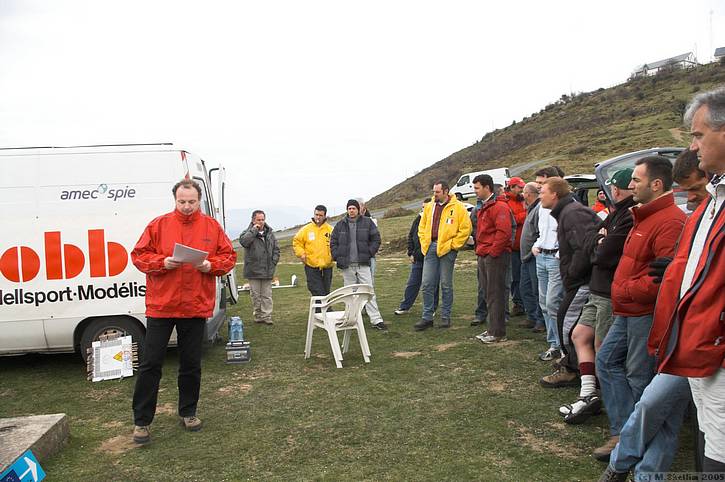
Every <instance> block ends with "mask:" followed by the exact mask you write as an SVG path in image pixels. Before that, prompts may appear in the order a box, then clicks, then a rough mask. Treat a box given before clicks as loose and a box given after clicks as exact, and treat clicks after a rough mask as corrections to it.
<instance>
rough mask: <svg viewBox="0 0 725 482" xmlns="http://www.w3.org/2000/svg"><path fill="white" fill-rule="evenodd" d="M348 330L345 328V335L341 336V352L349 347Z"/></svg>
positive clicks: (345, 351) (344, 351)
mask: <svg viewBox="0 0 725 482" xmlns="http://www.w3.org/2000/svg"><path fill="white" fill-rule="evenodd" d="M350 331H351V330H345V336H343V337H342V352H343V353H347V350H349V349H350Z"/></svg>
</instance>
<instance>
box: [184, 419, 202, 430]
mask: <svg viewBox="0 0 725 482" xmlns="http://www.w3.org/2000/svg"><path fill="white" fill-rule="evenodd" d="M179 422H180V423H181V426H182V427H184V428H185V429H186V430H188V431H189V432H198V431H199V430H201V427H202V423H201V420H200V419H198V418H196V417H195V416H194V415H192V416H191V417H181V418H180V420H179Z"/></svg>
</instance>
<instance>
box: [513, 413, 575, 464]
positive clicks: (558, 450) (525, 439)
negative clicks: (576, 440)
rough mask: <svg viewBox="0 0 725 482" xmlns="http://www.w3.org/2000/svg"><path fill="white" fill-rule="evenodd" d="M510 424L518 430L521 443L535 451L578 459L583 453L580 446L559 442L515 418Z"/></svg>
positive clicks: (517, 433) (515, 430)
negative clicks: (538, 432)
mask: <svg viewBox="0 0 725 482" xmlns="http://www.w3.org/2000/svg"><path fill="white" fill-rule="evenodd" d="M508 426H509V428H511V429H512V430H513V431H514V432H516V436H517V437H518V439H519V440H520V441H521V443H522V444H523V445H525V446H526V447H527V448H529V449H531V450H533V451H534V452H538V453H542V454H549V455H554V456H557V457H561V458H565V459H577V458H579V457H580V456H581V455H582V454H583V452H582V450H581V449H580V448H577V447H575V446H572V445H566V444H561V443H557V442H555V441H553V440H552V439H551V437H546V436H545V435H544V434H543V433H541V434H537V433H536V432H537V430H535V429H531V428H529V427H526V426H524V425H521V424H519V423H517V422H514V421H513V420H511V421H509V422H508Z"/></svg>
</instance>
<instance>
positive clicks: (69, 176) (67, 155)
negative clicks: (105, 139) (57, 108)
mask: <svg viewBox="0 0 725 482" xmlns="http://www.w3.org/2000/svg"><path fill="white" fill-rule="evenodd" d="M187 175H188V176H189V177H190V178H191V179H193V180H195V181H196V182H198V183H199V184H200V185H201V186H202V200H201V210H202V212H203V213H205V214H208V215H210V216H213V217H215V218H216V219H217V220H218V221H219V223H220V224H222V226H224V224H225V219H224V199H223V193H224V183H225V181H224V169H223V168H221V167H220V168H214V169H207V166H206V164H205V163H204V161H203V160H202V159H200V158H199V157H197V156H195V155H193V154H191V153H189V152H186V151H184V150H182V149H179V148H175V147H174V146H173V145H171V144H151V145H119V146H89V147H84V146H82V147H46V148H20V149H0V225H1V226H2V233H3V234H2V237H1V238H0V334H1V336H0V355H14V354H20V353H27V352H42V353H53V352H73V351H79V352H80V353H81V356H83V357H84V358H85V355H86V348H87V347H89V346H90V344H91V343H92V342H93V341H95V340H97V339H98V338H99V337H100V336H101V335H108V334H113V333H123V334H128V335H131V336H132V337H133V339H134V341H138V342H141V341H142V339H143V337H144V334H145V322H146V317H145V315H144V313H145V299H144V298H145V297H144V295H145V293H146V286H145V285H146V278H145V275H144V274H143V273H141V272H140V271H138V270H137V269H136V267H135V266H133V264H132V263H131V260H130V253H131V251H132V250H133V247H134V245H135V244H136V242H137V241H138V239H139V237H140V236H141V233H142V232H143V230H144V228H145V227H146V225H147V224H148V223H149V221H151V220H152V219H154V218H155V217H157V216H160V215H161V214H164V213H167V212H170V211H172V210H173V209H174V200H173V197H172V193H171V188H172V187H173V186H174V184H175V183H176V182H178V181H179V180H181V179H183V178H184V177H185V176H187ZM212 178H213V179H212ZM212 182H213V183H214V185H212ZM227 296H229V297H230V301H231V302H232V303H234V302H236V297H237V290H236V285H235V283H234V272H233V271H232V273H230V274H229V275H227V276H226V277H224V279H221V278H217V297H216V304H215V307H214V315H213V316H212V318H210V319H209V320H207V326H206V337H207V338H208V339H211V338H213V337H214V336H216V333H217V331H218V329H219V326H220V325H221V324H222V322H223V321H224V312H225V309H226V302H227Z"/></svg>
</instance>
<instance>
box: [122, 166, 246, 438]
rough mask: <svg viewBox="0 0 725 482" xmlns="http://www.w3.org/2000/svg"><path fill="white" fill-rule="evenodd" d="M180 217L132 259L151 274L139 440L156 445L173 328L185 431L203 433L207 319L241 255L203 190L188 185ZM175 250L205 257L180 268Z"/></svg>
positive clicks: (151, 229)
mask: <svg viewBox="0 0 725 482" xmlns="http://www.w3.org/2000/svg"><path fill="white" fill-rule="evenodd" d="M172 192H173V194H174V199H175V201H176V209H175V210H174V211H172V212H170V213H168V214H164V215H163V216H159V217H158V218H156V219H154V220H153V221H151V222H150V223H149V224H148V226H146V229H145V230H144V232H143V234H142V235H141V239H139V240H138V242H137V243H136V246H135V247H134V249H133V251H132V252H131V260H132V261H133V264H134V265H135V266H136V268H138V269H139V270H140V271H142V272H144V273H146V338H145V340H144V353H143V358H142V360H141V366H140V367H139V370H138V378H137V379H136V388H135V390H134V393H133V418H134V424H135V425H134V430H133V440H134V442H136V443H139V444H144V443H148V442H149V441H150V440H151V435H150V432H149V425H151V422H152V421H153V419H154V414H155V413H156V401H157V398H158V393H159V381H160V380H161V366H162V365H163V362H164V356H165V354H166V345H167V344H168V342H169V337H170V336H171V332H172V331H173V329H174V327H176V334H177V340H178V346H179V350H178V351H179V377H178V385H179V408H178V410H179V411H178V413H179V417H181V419H180V422H181V424H182V426H183V427H184V428H185V429H186V430H190V431H198V430H201V425H202V424H201V420H199V419H198V418H197V417H196V406H197V403H198V402H199V388H200V386H201V348H202V341H203V338H204V326H205V324H206V319H207V318H209V317H211V316H212V313H213V311H214V303H215V298H216V280H215V278H216V277H217V276H223V275H225V274H226V273H228V272H229V271H230V270H231V269H232V268H234V264H235V262H236V260H237V253H236V252H234V248H232V243H231V241H229V238H228V237H227V235H226V234H224V230H223V229H222V227H221V226H220V225H219V223H218V222H217V221H216V220H215V219H214V218H212V217H209V216H206V215H204V214H202V213H201V212H200V211H199V201H200V200H201V187H200V186H199V184H197V183H196V182H194V181H191V180H188V179H185V180H183V181H180V182H178V183H177V184H176V185H175V186H174V188H173V190H172ZM176 243H180V244H184V245H186V246H189V247H192V248H195V249H199V250H202V251H206V252H207V253H208V254H207V257H206V259H205V260H204V261H203V262H202V263H201V264H198V265H196V266H192V265H191V264H189V263H181V262H179V261H176V260H174V258H173V257H172V255H173V253H174V246H175V245H176Z"/></svg>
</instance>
